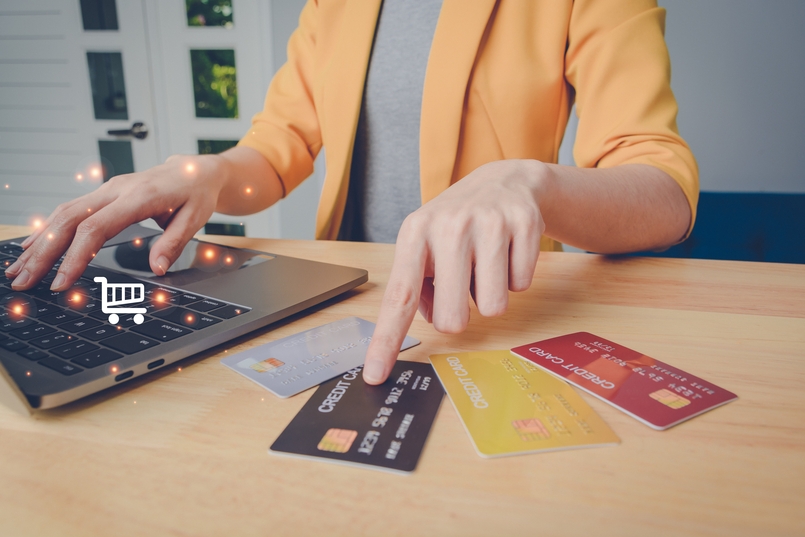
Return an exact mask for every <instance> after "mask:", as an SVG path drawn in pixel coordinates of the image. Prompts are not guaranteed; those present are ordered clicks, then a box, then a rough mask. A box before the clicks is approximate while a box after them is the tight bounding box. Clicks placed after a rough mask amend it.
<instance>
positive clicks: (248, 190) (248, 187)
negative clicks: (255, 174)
mask: <svg viewBox="0 0 805 537" xmlns="http://www.w3.org/2000/svg"><path fill="white" fill-rule="evenodd" d="M246 193H247V194H251V193H252V187H250V186H247V187H246Z"/></svg>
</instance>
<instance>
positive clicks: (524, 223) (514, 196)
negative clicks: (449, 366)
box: [363, 160, 551, 384]
mask: <svg viewBox="0 0 805 537" xmlns="http://www.w3.org/2000/svg"><path fill="white" fill-rule="evenodd" d="M550 173H551V172H550V170H549V168H548V167H547V166H546V165H545V164H543V163H541V162H538V161H533V160H504V161H498V162H493V163H490V164H486V165H484V166H481V167H480V168H478V169H477V170H475V171H474V172H472V173H471V174H469V175H468V176H466V177H465V178H463V179H462V180H461V181H459V182H458V183H456V184H454V185H452V186H451V187H450V188H448V189H447V190H446V191H445V192H443V193H442V194H441V195H439V196H438V197H436V198H435V199H433V200H432V201H430V202H429V203H426V204H425V205H423V206H422V207H421V208H420V209H419V210H417V211H415V212H413V213H411V214H410V215H409V216H408V218H406V219H405V222H403V225H402V227H401V229H400V233H399V235H398V236H397V247H396V252H395V255H394V264H393V266H392V269H391V276H390V277H389V283H388V286H387V287H386V293H385V295H384V297H383V303H382V305H381V308H380V315H379V317H378V321H377V328H376V329H375V332H374V335H373V336H372V342H371V343H370V345H369V349H368V352H367V356H366V366H365V368H364V373H363V374H364V379H366V381H367V382H368V383H369V384H379V383H380V382H383V381H384V380H385V379H386V378H387V377H388V375H389V372H390V371H391V368H392V367H393V365H394V361H395V360H396V358H397V355H398V354H399V352H400V345H401V344H402V340H403V338H404V337H405V334H406V332H407V331H408V328H409V327H410V326H411V321H412V320H413V318H414V314H415V313H416V310H417V308H419V311H420V312H421V313H422V315H423V316H424V317H425V319H427V320H428V322H432V323H433V326H434V327H435V328H436V330H438V331H440V332H446V333H451V334H455V333H459V332H462V331H463V330H464V329H465V328H466V327H467V322H468V321H469V317H470V308H469V297H470V295H472V298H473V299H474V301H475V304H476V305H477V306H478V311H479V312H480V314H481V315H484V316H487V317H491V316H496V315H502V314H503V313H505V312H506V308H507V306H508V293H509V291H525V290H526V289H528V287H529V286H530V285H531V280H532V279H533V276H534V269H535V266H536V263H537V257H538V256H539V241H540V237H541V236H542V233H543V231H544V230H545V224H544V222H543V220H542V214H541V213H540V208H539V205H538V201H539V198H540V189H541V187H542V185H543V182H544V179H545V178H546V177H547V176H548V175H549V174H550Z"/></svg>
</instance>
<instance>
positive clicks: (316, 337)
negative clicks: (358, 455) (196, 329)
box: [221, 317, 419, 398]
mask: <svg viewBox="0 0 805 537" xmlns="http://www.w3.org/2000/svg"><path fill="white" fill-rule="evenodd" d="M374 331H375V324H374V323H370V322H369V321H366V320H364V319H360V318H358V317H348V318H346V319H342V320H340V321H335V322H332V323H329V324H325V325H323V326H319V327H318V328H313V329H311V330H306V331H304V332H300V333H298V334H294V335H292V336H288V337H285V338H282V339H278V340H277V341H272V342H271V343H265V344H263V345H259V346H257V347H254V348H252V349H249V350H245V351H243V352H239V353H237V354H233V355H232V356H228V357H226V358H224V359H223V360H221V363H222V364H224V365H225V366H227V367H228V368H230V369H232V370H233V371H236V372H238V373H240V374H241V375H243V376H244V377H246V378H248V379H250V380H253V381H254V382H256V383H257V384H259V385H260V386H262V387H263V388H265V389H267V390H269V391H270V392H272V393H273V394H274V395H276V396H277V397H282V398H285V397H291V396H292V395H296V394H297V393H300V392H303V391H305V390H307V389H308V388H312V387H313V386H317V385H319V384H321V383H322V382H325V381H327V380H330V379H331V378H334V377H337V376H338V375H341V374H343V373H345V372H347V371H349V370H350V369H354V368H356V367H358V366H360V365H363V362H364V359H365V358H366V349H367V348H368V347H369V342H370V341H372V334H373V333H374ZM415 345H419V341H418V340H416V339H414V338H412V337H409V336H406V337H405V339H404V340H403V344H402V347H401V348H400V351H404V350H405V349H409V348H411V347H413V346H415Z"/></svg>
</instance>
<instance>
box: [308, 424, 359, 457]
mask: <svg viewBox="0 0 805 537" xmlns="http://www.w3.org/2000/svg"><path fill="white" fill-rule="evenodd" d="M357 437H358V431H352V430H350V429H328V430H327V432H326V433H324V436H323V437H322V439H321V441H320V442H319V445H318V448H319V451H331V452H333V453H346V452H347V451H349V448H350V447H352V442H354V441H355V439H356V438H357Z"/></svg>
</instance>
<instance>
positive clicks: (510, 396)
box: [430, 350, 620, 457]
mask: <svg viewBox="0 0 805 537" xmlns="http://www.w3.org/2000/svg"><path fill="white" fill-rule="evenodd" d="M430 361H431V364H433V368H434V369H435V370H436V374H437V375H439V380H441V381H442V385H443V386H444V389H445V390H446V391H447V395H448V396H449V397H450V401H452V403H453V406H455V407H456V411H457V412H458V415H459V417H460V418H461V422H462V423H463V424H464V428H465V429H466V430H467V433H469V435H470V438H471V439H472V442H473V444H474V445H475V450H476V451H477V452H478V454H479V455H480V456H481V457H498V456H503V455H521V454H525V453H535V452H539V451H554V450H561V449H572V448H583V447H594V446H605V445H614V444H618V443H619V442H620V439H619V438H618V436H617V435H616V434H615V433H614V432H613V431H612V429H610V428H609V426H608V425H607V424H606V423H605V422H604V420H602V419H601V417H600V416H598V414H596V413H595V411H593V409H592V408H590V407H589V405H587V403H585V402H584V400H583V399H582V398H581V397H580V396H579V395H578V394H577V393H576V392H575V391H573V388H571V387H570V386H569V385H568V384H567V383H566V382H562V381H561V380H559V379H557V378H556V377H553V376H551V375H549V374H548V373H546V372H544V371H542V370H541V369H539V368H538V367H536V366H534V365H533V364H531V362H527V361H525V360H520V359H519V358H516V357H514V356H512V354H511V353H510V352H509V351H506V350H502V351H488V352H464V353H456V354H434V355H432V356H431V357H430Z"/></svg>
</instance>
